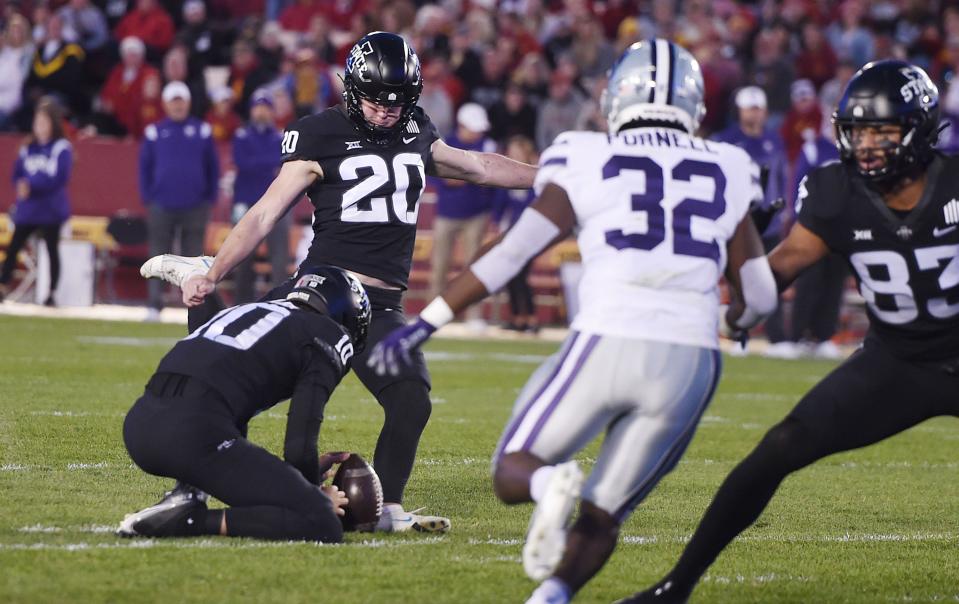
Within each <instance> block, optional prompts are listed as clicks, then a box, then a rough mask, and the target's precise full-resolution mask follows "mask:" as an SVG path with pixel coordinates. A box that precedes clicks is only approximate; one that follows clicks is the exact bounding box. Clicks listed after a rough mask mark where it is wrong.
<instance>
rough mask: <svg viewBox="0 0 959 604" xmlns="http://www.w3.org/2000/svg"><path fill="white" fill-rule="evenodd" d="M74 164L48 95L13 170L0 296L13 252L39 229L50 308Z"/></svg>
mask: <svg viewBox="0 0 959 604" xmlns="http://www.w3.org/2000/svg"><path fill="white" fill-rule="evenodd" d="M72 168H73V150H72V148H71V146H70V141H68V140H67V139H66V137H64V134H63V112H62V110H61V109H60V107H59V105H58V104H57V103H56V102H55V101H54V100H53V99H51V98H48V97H44V98H42V99H40V101H39V102H38V103H37V107H36V111H35V112H34V115H33V128H32V132H31V134H30V136H29V138H28V139H27V141H26V143H25V144H24V145H23V146H22V147H21V148H20V154H19V156H18V157H17V161H16V164H15V166H14V169H13V183H14V187H15V189H16V202H15V205H14V207H13V209H12V210H11V212H10V213H11V215H12V219H13V223H14V225H15V226H14V230H13V237H12V238H11V240H10V245H9V246H8V247H7V257H6V259H5V260H4V262H3V268H2V269H0V300H3V297H4V295H6V293H7V286H8V284H9V283H10V279H11V278H12V277H13V271H14V269H15V268H16V266H17V255H18V254H19V253H20V250H21V249H23V246H24V244H25V243H26V241H27V238H28V237H29V236H30V235H31V234H32V233H33V232H35V231H39V232H40V234H41V235H42V236H43V240H44V242H45V243H46V245H47V253H48V254H49V256H50V295H49V297H48V298H47V299H46V301H45V302H44V304H46V305H47V306H54V305H55V304H56V302H55V300H54V293H53V292H54V291H56V288H57V283H58V281H59V279H60V251H59V244H60V229H61V227H62V226H63V223H65V222H66V221H67V219H68V218H69V217H70V201H69V199H68V197H67V183H68V181H69V180H70V171H71V170H72Z"/></svg>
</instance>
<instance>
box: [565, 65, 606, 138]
mask: <svg viewBox="0 0 959 604" xmlns="http://www.w3.org/2000/svg"><path fill="white" fill-rule="evenodd" d="M588 84H589V98H587V99H586V102H585V103H583V108H582V110H580V112H579V115H578V116H577V117H576V123H575V124H574V125H573V128H574V129H575V130H589V131H592V132H607V131H608V130H609V124H607V123H606V114H605V113H604V112H603V107H602V97H603V92H604V91H605V90H606V78H605V77H596V78H593V79H592V80H591V81H590V82H588Z"/></svg>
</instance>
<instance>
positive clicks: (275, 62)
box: [256, 21, 334, 73]
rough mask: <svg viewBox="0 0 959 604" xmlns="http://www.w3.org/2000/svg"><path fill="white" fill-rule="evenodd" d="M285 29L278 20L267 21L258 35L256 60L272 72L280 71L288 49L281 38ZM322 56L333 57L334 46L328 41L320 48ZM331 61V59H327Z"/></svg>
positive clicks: (319, 51)
mask: <svg viewBox="0 0 959 604" xmlns="http://www.w3.org/2000/svg"><path fill="white" fill-rule="evenodd" d="M282 33H283V30H282V29H280V24H279V23H277V22H276V21H267V22H266V23H264V24H263V27H262V28H261V29H260V35H259V36H257V38H256V40H257V44H256V60H257V61H258V62H259V64H260V65H261V66H262V67H263V68H264V69H266V70H267V71H269V72H270V73H280V68H281V66H282V64H283V59H284V58H285V56H286V49H285V48H284V47H283V42H282V40H281V39H280V36H281V34H282ZM318 53H319V55H320V56H321V57H332V56H333V54H334V48H333V46H332V44H330V43H329V42H328V41H327V46H325V47H322V48H321V49H319V50H318ZM326 60H327V62H329V59H328V58H327V59H326Z"/></svg>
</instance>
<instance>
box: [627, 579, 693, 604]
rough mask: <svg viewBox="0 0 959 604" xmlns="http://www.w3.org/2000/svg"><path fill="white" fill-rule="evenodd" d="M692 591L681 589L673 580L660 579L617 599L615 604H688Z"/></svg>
mask: <svg viewBox="0 0 959 604" xmlns="http://www.w3.org/2000/svg"><path fill="white" fill-rule="evenodd" d="M691 593H692V591H691V590H690V591H682V590H680V589H679V588H678V587H676V585H675V584H674V583H673V582H672V581H660V582H659V583H657V584H656V585H654V586H652V587H650V588H649V589H647V590H645V591H641V592H638V593H635V594H633V595H631V596H629V597H628V598H623V599H622V600H617V601H616V602H615V603H614V604H686V602H688V601H689V596H690V594H691Z"/></svg>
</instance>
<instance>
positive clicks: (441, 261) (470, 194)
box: [430, 103, 496, 329]
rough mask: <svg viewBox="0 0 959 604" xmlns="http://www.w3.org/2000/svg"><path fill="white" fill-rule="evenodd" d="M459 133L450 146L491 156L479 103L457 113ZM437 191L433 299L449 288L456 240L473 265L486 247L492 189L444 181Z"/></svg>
mask: <svg viewBox="0 0 959 604" xmlns="http://www.w3.org/2000/svg"><path fill="white" fill-rule="evenodd" d="M456 124H457V126H456V132H455V133H454V134H452V135H451V136H450V137H449V138H447V139H446V143H447V144H448V145H450V146H452V147H455V148H457V149H467V150H470V151H481V152H491V151H494V150H495V148H496V145H495V143H493V141H491V140H490V139H489V138H487V137H486V132H488V131H489V126H490V124H489V118H488V117H487V115H486V110H485V109H483V107H482V106H481V105H479V104H477V103H466V104H465V105H463V106H462V107H460V108H459V111H457V112H456ZM436 188H437V191H436V219H435V220H434V222H433V266H432V275H431V278H430V292H431V294H430V298H432V297H433V296H434V295H435V294H437V293H438V292H439V291H440V290H441V289H442V288H443V286H444V285H446V280H447V274H448V272H449V269H450V265H451V264H452V260H453V251H454V247H455V244H456V240H457V239H460V240H461V242H462V251H463V260H464V262H469V261H470V260H471V259H472V258H473V257H474V256H475V255H476V252H477V251H478V250H479V248H480V245H482V243H483V235H485V234H486V227H487V225H488V224H489V216H490V209H491V202H492V200H491V194H490V189H488V188H486V187H480V186H477V185H472V184H467V183H465V182H463V181H462V180H452V179H449V180H446V179H444V180H440V181H438V184H437V187H436ZM467 319H468V321H469V323H470V325H471V326H472V327H473V328H475V329H482V328H483V327H484V324H483V321H482V319H481V318H480V313H479V307H478V306H477V307H474V308H471V309H470V310H469V311H468V312H467Z"/></svg>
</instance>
